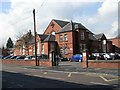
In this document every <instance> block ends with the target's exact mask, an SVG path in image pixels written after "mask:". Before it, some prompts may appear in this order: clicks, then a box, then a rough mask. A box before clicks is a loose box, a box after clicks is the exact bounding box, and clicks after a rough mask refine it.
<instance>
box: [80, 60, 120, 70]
mask: <svg viewBox="0 0 120 90" xmlns="http://www.w3.org/2000/svg"><path fill="white" fill-rule="evenodd" d="M86 65H87V63H86V62H82V67H83V68H84V67H86ZM88 68H110V69H118V68H119V69H120V60H114V61H113V60H107V61H105V60H103V61H102V60H101V61H95V60H88Z"/></svg>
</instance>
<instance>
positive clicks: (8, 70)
mask: <svg viewBox="0 0 120 90" xmlns="http://www.w3.org/2000/svg"><path fill="white" fill-rule="evenodd" d="M2 67H3V69H2V88H3V89H4V88H29V89H33V90H34V88H97V89H98V88H105V89H106V88H109V90H110V89H111V90H113V89H118V86H119V84H118V77H116V76H112V75H96V74H89V73H81V72H65V71H54V70H44V69H32V68H29V67H25V66H16V65H2ZM41 68H42V67H41Z"/></svg>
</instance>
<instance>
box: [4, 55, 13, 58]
mask: <svg viewBox="0 0 120 90" xmlns="http://www.w3.org/2000/svg"><path fill="white" fill-rule="evenodd" d="M10 57H12V56H10V55H9V56H6V57H4V58H3V59H10Z"/></svg>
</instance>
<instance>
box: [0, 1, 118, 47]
mask: <svg viewBox="0 0 120 90" xmlns="http://www.w3.org/2000/svg"><path fill="white" fill-rule="evenodd" d="M88 1H89V0H53V1H52V0H49V2H48V0H0V43H1V45H0V47H1V46H2V45H5V43H6V42H7V40H8V38H9V37H11V38H12V40H13V41H14V42H15V41H16V38H17V36H19V35H20V34H24V33H26V32H27V31H29V29H31V30H32V32H33V9H34V8H35V10H36V24H37V32H38V33H39V34H42V33H43V32H44V30H45V29H46V28H47V26H48V24H49V23H50V21H51V20H52V19H59V20H66V21H71V20H72V21H74V22H79V23H81V24H83V25H84V26H86V27H87V28H88V29H89V30H90V31H92V32H93V33H95V34H98V33H104V34H105V35H106V36H107V38H113V37H116V36H117V33H118V0H90V1H89V2H88Z"/></svg>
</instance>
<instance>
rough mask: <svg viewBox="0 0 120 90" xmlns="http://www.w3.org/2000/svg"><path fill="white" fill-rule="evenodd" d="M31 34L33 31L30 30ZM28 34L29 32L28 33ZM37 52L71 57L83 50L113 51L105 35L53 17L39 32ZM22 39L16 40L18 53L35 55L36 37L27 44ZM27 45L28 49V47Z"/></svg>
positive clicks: (90, 51) (16, 52) (16, 51)
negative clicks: (43, 29) (52, 52)
mask: <svg viewBox="0 0 120 90" xmlns="http://www.w3.org/2000/svg"><path fill="white" fill-rule="evenodd" d="M28 33H29V34H30V33H31V32H28ZM26 35H28V34H26ZM36 39H37V54H49V53H50V51H54V52H55V54H58V55H62V56H63V57H67V58H69V57H70V56H72V55H74V54H79V53H82V51H83V50H85V51H88V52H89V53H92V52H112V42H111V41H107V38H106V37H105V35H104V34H103V33H102V34H97V35H96V34H93V33H92V32H91V31H90V30H88V29H87V28H86V27H84V26H83V25H82V24H80V23H76V22H72V21H70V22H68V21H62V20H55V19H53V20H52V21H51V22H50V24H49V25H48V27H47V28H46V30H45V31H44V33H43V34H37V37H36ZM23 41H24V40H22V39H20V40H17V42H16V50H15V54H16V55H34V52H35V50H34V37H33V38H31V39H29V41H28V43H27V44H28V45H27V46H26V45H25V43H24V42H23ZM26 47H27V49H26Z"/></svg>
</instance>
